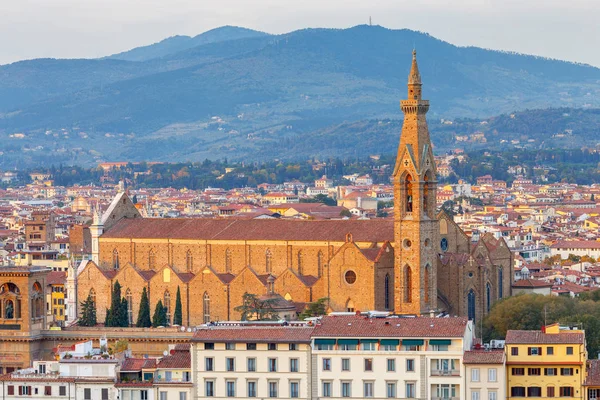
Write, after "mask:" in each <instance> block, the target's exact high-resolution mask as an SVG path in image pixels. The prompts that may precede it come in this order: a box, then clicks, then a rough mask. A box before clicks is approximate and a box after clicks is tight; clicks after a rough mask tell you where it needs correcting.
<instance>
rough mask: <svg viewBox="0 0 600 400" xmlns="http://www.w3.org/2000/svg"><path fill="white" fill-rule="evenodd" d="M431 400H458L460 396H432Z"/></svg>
mask: <svg viewBox="0 0 600 400" xmlns="http://www.w3.org/2000/svg"><path fill="white" fill-rule="evenodd" d="M431 400H460V397H432V398H431Z"/></svg>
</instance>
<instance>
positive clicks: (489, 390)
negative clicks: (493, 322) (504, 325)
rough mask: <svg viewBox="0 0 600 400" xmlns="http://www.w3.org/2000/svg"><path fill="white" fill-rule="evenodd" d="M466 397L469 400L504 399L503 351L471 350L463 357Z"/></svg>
mask: <svg viewBox="0 0 600 400" xmlns="http://www.w3.org/2000/svg"><path fill="white" fill-rule="evenodd" d="M464 364H465V368H466V374H465V377H466V397H465V399H470V400H502V399H505V398H506V369H505V357H504V349H492V350H484V349H481V350H471V351H466V352H465V355H464Z"/></svg>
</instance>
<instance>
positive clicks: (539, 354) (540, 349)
mask: <svg viewBox="0 0 600 400" xmlns="http://www.w3.org/2000/svg"><path fill="white" fill-rule="evenodd" d="M541 355H542V348H541V347H538V356H541Z"/></svg>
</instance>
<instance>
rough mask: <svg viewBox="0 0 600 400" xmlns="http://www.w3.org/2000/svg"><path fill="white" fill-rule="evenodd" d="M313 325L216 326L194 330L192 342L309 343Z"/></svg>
mask: <svg viewBox="0 0 600 400" xmlns="http://www.w3.org/2000/svg"><path fill="white" fill-rule="evenodd" d="M313 329H314V328H313V327H305V326H217V327H209V328H203V329H199V330H198V331H196V333H195V334H194V337H193V338H192V341H194V342H239V343H248V342H250V343H310V337H311V334H312V332H313Z"/></svg>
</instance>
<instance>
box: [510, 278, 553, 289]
mask: <svg viewBox="0 0 600 400" xmlns="http://www.w3.org/2000/svg"><path fill="white" fill-rule="evenodd" d="M553 285H554V284H553V283H548V282H545V281H541V280H539V279H521V280H519V281H516V282H515V283H513V285H512V287H514V288H542V287H548V288H551V287H552V286H553Z"/></svg>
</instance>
